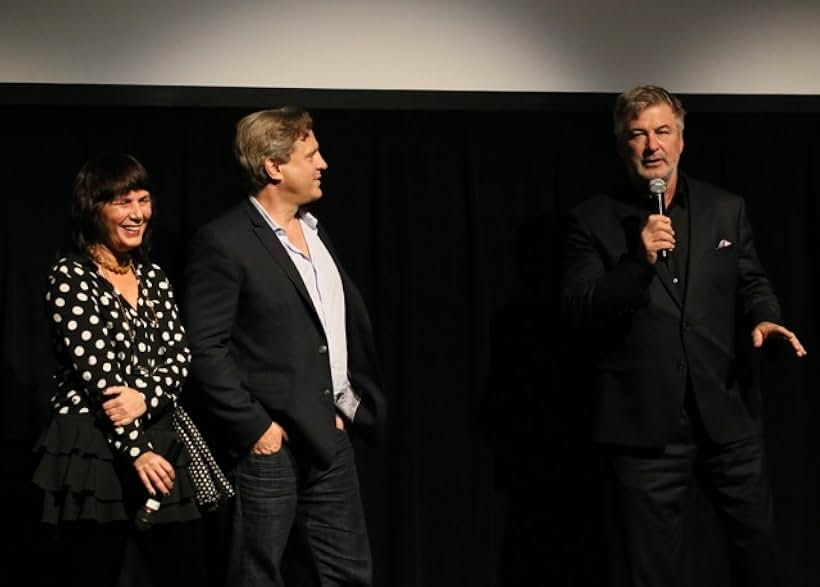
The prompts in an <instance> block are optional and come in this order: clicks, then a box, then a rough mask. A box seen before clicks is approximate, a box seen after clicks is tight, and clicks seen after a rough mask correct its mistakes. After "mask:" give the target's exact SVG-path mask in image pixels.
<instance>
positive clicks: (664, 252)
mask: <svg viewBox="0 0 820 587" xmlns="http://www.w3.org/2000/svg"><path fill="white" fill-rule="evenodd" d="M655 197H656V198H657V199H658V214H661V215H664V216H665V215H666V211H665V210H664V209H663V194H655ZM660 254H661V257H662V258H664V259H666V256H667V255H668V251H667V250H666V249H661V250H660Z"/></svg>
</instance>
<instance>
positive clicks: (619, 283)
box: [562, 86, 806, 587]
mask: <svg viewBox="0 0 820 587" xmlns="http://www.w3.org/2000/svg"><path fill="white" fill-rule="evenodd" d="M684 115H685V112H684V109H683V106H682V105H681V102H680V101H679V100H678V99H677V98H676V97H675V96H672V95H671V94H669V92H667V91H666V90H664V89H663V88H659V87H656V86H640V87H636V88H634V89H631V90H629V91H627V92H625V93H623V94H621V95H620V96H619V97H618V98H617V100H616V104H615V111H614V131H615V137H616V141H617V143H618V147H619V152H620V155H621V157H622V159H623V161H624V163H625V165H626V170H627V175H628V179H629V181H628V182H626V185H624V186H622V187H620V188H617V189H614V190H613V191H612V192H610V193H608V194H602V195H598V196H596V197H593V198H591V199H589V200H587V201H586V202H583V203H582V204H580V205H579V206H577V207H576V208H574V209H573V210H571V212H570V214H569V219H568V220H569V221H568V224H567V242H566V245H567V246H566V251H565V257H564V262H565V266H564V277H563V282H562V304H563V308H564V311H565V313H566V317H567V318H568V319H569V321H570V323H571V324H572V325H573V326H574V327H576V328H577V329H578V330H577V333H580V334H582V338H581V340H582V341H583V343H584V348H583V353H584V355H585V356H586V357H588V358H589V360H590V361H591V363H592V364H591V369H590V375H591V377H592V381H591V385H592V388H593V394H594V398H595V408H594V437H595V440H596V441H597V442H598V443H600V446H601V448H602V449H603V454H604V455H605V458H606V462H607V469H608V473H609V478H610V481H611V483H612V485H611V487H612V489H613V495H614V504H615V507H616V508H617V511H616V512H615V513H614V515H613V516H612V518H613V519H617V520H618V521H619V522H618V523H617V525H618V527H617V530H618V534H616V535H617V536H618V537H619V542H620V543H621V545H622V547H623V551H624V552H625V553H626V559H627V560H626V569H627V570H628V573H629V578H628V579H627V582H628V585H630V587H649V586H651V587H673V586H674V585H678V584H679V583H680V577H681V576H682V573H681V568H680V566H679V565H680V563H681V554H682V552H681V550H682V532H681V526H682V508H683V501H684V497H685V494H686V490H687V486H688V484H689V481H690V478H691V477H692V476H694V477H695V478H696V479H697V480H698V481H699V482H700V483H701V486H702V487H703V488H704V490H705V493H706V495H707V496H708V497H709V498H710V500H711V501H712V503H713V504H714V505H715V507H716V508H717V511H718V513H719V517H720V521H721V523H722V526H723V528H724V530H725V532H726V535H727V539H728V544H729V551H730V569H731V574H732V579H733V584H734V585H736V586H740V585H761V586H762V585H767V586H769V585H774V584H775V582H776V570H775V567H776V565H775V562H774V557H775V553H774V530H773V515H772V498H771V492H770V488H769V480H768V477H767V474H766V471H765V467H764V454H763V447H762V443H761V438H760V431H759V426H758V421H757V419H756V418H755V413H754V409H752V406H751V405H750V402H752V404H753V394H752V392H753V386H752V381H751V380H750V375H749V373H750V370H749V368H748V364H746V363H745V362H744V361H745V359H744V358H746V359H748V355H749V353H748V352H746V351H745V349H744V347H745V346H749V347H752V346H753V347H760V346H761V345H762V344H763V343H764V342H767V343H768V342H769V341H770V340H771V339H782V340H785V341H786V342H787V344H788V345H790V347H791V349H793V351H794V353H795V354H796V355H797V356H798V357H802V356H804V355H805V354H806V351H805V349H804V348H803V346H802V345H801V344H800V341H799V340H798V338H797V336H795V334H794V333H792V332H791V331H790V330H787V329H786V328H784V327H783V326H781V325H780V322H781V316H780V306H779V304H778V301H777V299H776V298H775V295H774V293H773V291H772V288H771V286H770V284H769V281H768V279H767V278H766V275H765V273H764V271H763V268H762V267H761V266H760V262H759V261H758V257H757V253H756V252H755V247H754V243H753V240H752V233H751V229H750V226H749V221H748V218H747V216H746V207H745V204H744V201H743V200H742V199H741V198H740V197H738V196H736V195H733V194H730V193H728V192H726V191H723V190H721V189H719V188H717V187H715V186H712V185H709V184H707V183H704V182H702V181H698V180H696V179H694V178H692V177H689V176H687V175H685V174H682V173H679V171H678V160H679V158H680V155H681V153H682V151H683V126H684ZM654 192H657V195H658V196H659V197H656V196H653V193H654ZM661 199H662V207H659V206H661V202H660V200H661ZM661 211H662V212H663V213H659V212H661ZM750 335H751V345H749V344H748V342H749V338H747V337H749V336H750ZM613 551H614V549H613Z"/></svg>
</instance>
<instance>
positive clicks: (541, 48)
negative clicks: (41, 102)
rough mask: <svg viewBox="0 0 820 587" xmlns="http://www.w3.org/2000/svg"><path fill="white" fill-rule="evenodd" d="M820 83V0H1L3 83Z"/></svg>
mask: <svg viewBox="0 0 820 587" xmlns="http://www.w3.org/2000/svg"><path fill="white" fill-rule="evenodd" d="M2 82H27V83H63V84H86V83H92V84H95V83H99V84H127V85H131V84H136V85H143V84H147V85H182V86H234V87H263V88H265V87H273V88H327V89H422V90H470V91H481V90H488V91H536V92H553V91H559V92H614V91H620V90H623V89H624V88H626V87H629V86H631V85H634V84H636V83H644V82H651V83H657V84H661V85H664V86H666V87H668V88H669V89H670V90H672V91H675V92H686V93H741V94H742V93H751V94H820V0H780V1H777V0H770V1H764V0H689V1H684V0H679V1H678V2H669V1H664V0H655V1H647V0H381V1H380V0H301V1H300V0H224V1H217V0H129V1H124V0H107V1H106V0H0V83H2Z"/></svg>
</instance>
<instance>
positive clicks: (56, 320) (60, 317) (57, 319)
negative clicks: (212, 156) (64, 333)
mask: <svg viewBox="0 0 820 587" xmlns="http://www.w3.org/2000/svg"><path fill="white" fill-rule="evenodd" d="M51 318H52V319H53V320H54V321H55V322H57V323H58V324H59V323H60V322H62V321H63V317H62V316H60V315H59V314H54V315H53V316H52V317H51Z"/></svg>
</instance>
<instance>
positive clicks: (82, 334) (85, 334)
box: [80, 330, 91, 340]
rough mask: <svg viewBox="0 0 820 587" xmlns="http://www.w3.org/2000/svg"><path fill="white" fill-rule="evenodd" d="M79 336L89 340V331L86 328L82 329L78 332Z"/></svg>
mask: <svg viewBox="0 0 820 587" xmlns="http://www.w3.org/2000/svg"><path fill="white" fill-rule="evenodd" d="M80 338H81V339H83V340H91V332H89V331H88V330H83V331H82V333H81V334H80Z"/></svg>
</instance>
